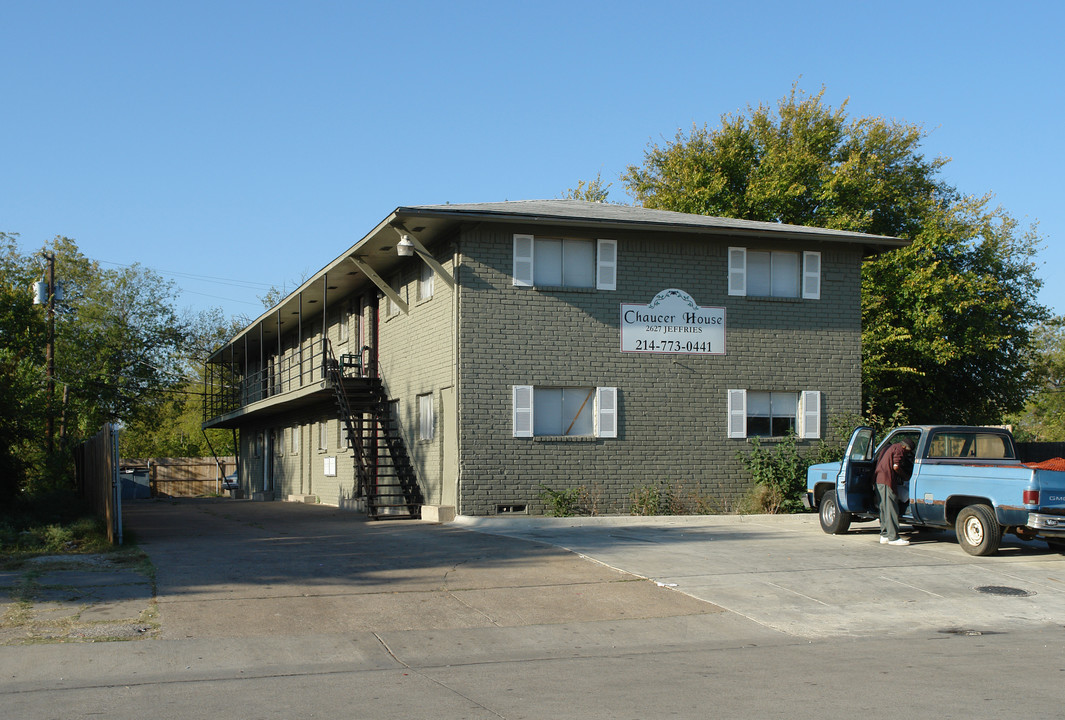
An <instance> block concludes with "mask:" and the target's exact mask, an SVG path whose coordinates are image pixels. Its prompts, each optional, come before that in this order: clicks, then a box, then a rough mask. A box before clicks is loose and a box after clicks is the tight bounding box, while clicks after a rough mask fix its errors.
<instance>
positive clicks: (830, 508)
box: [817, 490, 851, 535]
mask: <svg viewBox="0 0 1065 720" xmlns="http://www.w3.org/2000/svg"><path fill="white" fill-rule="evenodd" d="M817 516H818V517H819V518H820V519H821V529H822V530H824V531H825V532H826V533H828V534H829V535H840V534H842V533H845V532H847V530H849V529H850V526H851V514H850V513H849V512H844V511H843V510H840V509H839V503H837V502H836V493H835V491H833V490H829V491H828V492H826V493H825V494H824V495H822V496H821V507H820V508H818V511H817Z"/></svg>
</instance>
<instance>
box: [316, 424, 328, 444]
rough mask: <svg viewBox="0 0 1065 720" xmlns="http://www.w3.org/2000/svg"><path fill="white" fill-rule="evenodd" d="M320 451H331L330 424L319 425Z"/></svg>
mask: <svg viewBox="0 0 1065 720" xmlns="http://www.w3.org/2000/svg"><path fill="white" fill-rule="evenodd" d="M318 449H319V450H322V451H325V450H328V449H329V423H326V422H320V423H318Z"/></svg>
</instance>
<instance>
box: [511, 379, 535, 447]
mask: <svg viewBox="0 0 1065 720" xmlns="http://www.w3.org/2000/svg"><path fill="white" fill-rule="evenodd" d="M532 436H533V388H532V385H515V386H514V437H532Z"/></svg>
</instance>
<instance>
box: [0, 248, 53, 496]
mask: <svg viewBox="0 0 1065 720" xmlns="http://www.w3.org/2000/svg"><path fill="white" fill-rule="evenodd" d="M20 269H21V262H20V260H19V257H18V252H17V242H16V237H15V236H12V235H8V234H6V233H0V503H2V504H6V503H8V502H10V501H11V500H12V499H13V498H14V496H15V495H16V493H17V492H18V491H19V489H20V488H21V487H22V486H23V484H24V481H25V478H26V475H27V465H29V464H30V463H31V462H34V461H37V462H39V461H40V454H41V448H40V447H39V444H38V443H37V442H36V441H37V439H38V438H39V437H40V432H41V428H42V427H43V424H44V413H45V393H44V389H45V386H44V342H45V340H44V339H45V325H44V318H43V315H42V314H41V313H39V312H37V311H36V310H37V308H34V307H33V304H32V300H31V296H30V289H29V285H28V283H26V282H25V278H24V276H23V274H22V273H21V271H20Z"/></svg>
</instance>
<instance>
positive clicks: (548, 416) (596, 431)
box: [513, 385, 618, 438]
mask: <svg viewBox="0 0 1065 720" xmlns="http://www.w3.org/2000/svg"><path fill="white" fill-rule="evenodd" d="M513 402H514V437H550V436H559V437H580V436H586V437H608V438H612V437H617V431H618V428H617V417H618V414H617V388H613V387H599V388H597V387H540V386H532V385H515V386H514V387H513Z"/></svg>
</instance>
